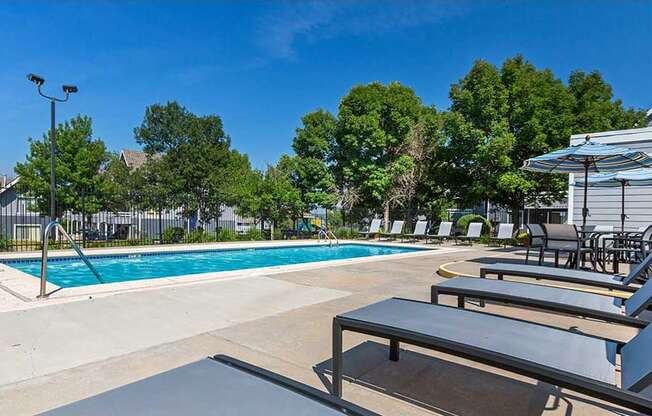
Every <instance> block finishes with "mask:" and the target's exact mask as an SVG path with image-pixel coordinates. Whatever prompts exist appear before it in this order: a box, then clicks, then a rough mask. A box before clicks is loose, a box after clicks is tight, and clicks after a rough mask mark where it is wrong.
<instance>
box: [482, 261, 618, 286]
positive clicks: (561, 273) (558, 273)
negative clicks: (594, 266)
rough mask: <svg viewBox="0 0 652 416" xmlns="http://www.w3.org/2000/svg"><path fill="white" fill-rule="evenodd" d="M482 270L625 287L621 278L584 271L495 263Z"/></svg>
mask: <svg viewBox="0 0 652 416" xmlns="http://www.w3.org/2000/svg"><path fill="white" fill-rule="evenodd" d="M482 269H484V270H485V271H487V272H489V273H496V272H500V273H504V274H506V275H509V274H510V272H511V273H514V276H541V277H542V278H545V277H557V278H559V277H565V278H567V279H568V280H569V281H571V280H574V281H577V282H586V283H587V284H591V282H602V283H609V284H612V285H618V286H624V284H623V282H622V280H621V276H618V275H610V274H603V273H596V272H587V271H584V270H574V269H562V268H558V267H548V266H532V265H524V264H512V263H495V264H490V265H487V266H483V267H482Z"/></svg>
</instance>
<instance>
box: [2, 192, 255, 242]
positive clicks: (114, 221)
mask: <svg viewBox="0 0 652 416" xmlns="http://www.w3.org/2000/svg"><path fill="white" fill-rule="evenodd" d="M34 205H35V204H34V201H33V200H32V199H30V198H27V197H24V196H21V195H20V194H19V193H18V192H16V191H15V190H14V189H10V188H6V187H5V188H4V189H0V251H30V250H40V249H41V240H42V233H43V230H44V229H45V227H46V226H47V224H48V223H49V222H50V220H51V218H50V217H49V216H48V215H42V214H41V213H39V212H37V211H36V210H35V209H34ZM59 222H60V223H61V225H63V227H64V229H65V230H66V231H67V232H68V233H69V234H70V236H71V237H72V238H73V239H74V240H75V241H76V242H77V243H78V244H79V245H80V246H82V247H116V246H131V245H148V244H161V243H192V242H209V241H218V240H232V239H237V238H239V236H246V235H247V233H251V230H252V229H254V228H255V227H256V224H255V223H254V222H253V220H251V219H247V218H243V217H240V216H239V215H236V213H235V212H234V210H233V209H232V208H230V207H223V209H222V214H221V216H220V218H219V219H217V220H212V221H208V222H198V221H197V220H196V218H194V217H193V216H191V217H190V218H188V217H187V216H184V215H182V212H181V210H161V211H152V210H147V209H139V208H138V207H132V208H130V209H129V210H128V211H121V212H110V211H101V212H95V213H84V212H79V213H77V212H70V211H68V212H65V213H63V215H61V218H60V219H59ZM226 230H228V232H226ZM59 237H60V236H58V235H55V238H54V239H53V240H52V241H50V243H49V244H50V246H52V247H53V248H65V247H66V246H67V243H66V242H65V240H63V238H59ZM61 237H62V236H61Z"/></svg>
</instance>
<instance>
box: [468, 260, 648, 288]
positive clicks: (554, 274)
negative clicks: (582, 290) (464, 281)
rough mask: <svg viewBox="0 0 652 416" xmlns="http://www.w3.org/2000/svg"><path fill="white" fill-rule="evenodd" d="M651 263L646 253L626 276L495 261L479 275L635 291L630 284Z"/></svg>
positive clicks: (645, 274)
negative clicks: (524, 278) (514, 277)
mask: <svg viewBox="0 0 652 416" xmlns="http://www.w3.org/2000/svg"><path fill="white" fill-rule="evenodd" d="M651 264H652V253H650V254H648V255H647V257H645V259H643V261H642V262H640V263H639V264H637V265H636V266H635V267H632V269H631V270H630V272H629V274H628V275H627V276H624V277H623V276H621V275H617V274H605V273H598V272H588V271H584V270H574V269H560V268H556V267H548V266H530V265H523V264H512V263H496V264H491V265H488V266H484V267H481V268H480V277H482V278H484V277H487V275H494V274H495V275H497V276H498V280H502V279H503V277H504V276H505V275H507V276H519V277H528V278H534V279H542V280H553V281H558V282H567V283H577V284H581V285H588V286H595V287H600V288H604V289H615V290H621V291H624V292H635V291H636V287H633V286H630V284H631V283H633V282H635V281H636V280H637V279H641V280H644V279H645V278H646V277H647V273H648V269H649V268H650V265H651Z"/></svg>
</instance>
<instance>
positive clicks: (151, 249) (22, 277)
mask: <svg viewBox="0 0 652 416" xmlns="http://www.w3.org/2000/svg"><path fill="white" fill-rule="evenodd" d="M340 243H341V244H359V245H382V246H386V247H397V248H413V249H417V250H415V251H412V252H408V253H396V254H385V255H377V256H368V257H357V258H351V259H341V260H325V261H318V262H309V263H300V264H289V265H282V266H267V267H257V268H251V269H240V270H230V271H222V272H208V273H200V274H190V275H180V276H171V277H159V278H152V279H142V280H132V281H125V282H115V283H106V284H101V285H86V286H78V287H70V288H59V286H57V285H55V284H53V283H50V282H48V284H47V291H48V293H50V295H49V297H48V298H47V300H38V299H37V298H36V296H37V295H38V290H39V279H38V278H36V277H34V276H32V275H30V274H27V273H25V272H22V271H20V270H18V269H15V268H13V267H11V266H9V265H6V264H0V290H4V291H5V292H7V293H9V294H11V295H13V296H14V297H17V298H18V299H20V300H21V301H23V302H24V303H25V305H24V306H25V307H30V306H37V305H46V304H52V303H54V302H56V303H58V302H59V301H72V300H78V299H85V298H88V297H99V296H109V295H113V294H118V293H125V292H133V291H140V290H149V289H161V288H166V287H174V286H179V285H188V284H200V283H209V282H215V281H220V280H232V279H238V278H246V277H252V276H260V275H274V274H280V273H288V272H295V271H301V270H308V269H320V268H326V267H333V266H341V265H350V264H355V263H367V262H375V261H384V260H390V259H398V258H412V257H420V256H428V255H435V254H444V253H451V252H458V251H461V250H464V249H463V248H457V247H432V246H427V245H424V244H419V243H403V242H397V241H371V240H341V241H340ZM328 244H329V243H328V242H324V241H322V242H319V241H315V240H292V241H263V242H243V243H240V242H238V243H208V244H180V245H174V246H134V247H119V248H101V249H86V250H84V253H85V254H87V255H89V256H111V255H113V256H120V255H129V254H156V253H161V252H165V253H182V252H195V251H211V250H224V249H233V250H236V249H250V248H281V247H297V246H322V245H328ZM74 256H75V253H74V251H72V250H61V251H57V252H52V253H51V256H50V258H69V257H74ZM39 258H40V252H29V253H24V252H22V253H5V254H0V261H2V260H9V261H11V260H23V259H24V260H38V259H39Z"/></svg>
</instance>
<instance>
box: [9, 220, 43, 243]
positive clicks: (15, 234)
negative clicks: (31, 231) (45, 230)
mask: <svg viewBox="0 0 652 416" xmlns="http://www.w3.org/2000/svg"><path fill="white" fill-rule="evenodd" d="M18 227H29V228H38V239H37V240H36V241H41V239H42V238H43V234H42V227H41V224H14V234H13V237H14V241H34V240H18V238H16V237H18Z"/></svg>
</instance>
